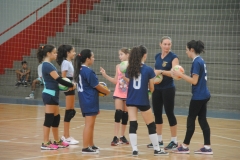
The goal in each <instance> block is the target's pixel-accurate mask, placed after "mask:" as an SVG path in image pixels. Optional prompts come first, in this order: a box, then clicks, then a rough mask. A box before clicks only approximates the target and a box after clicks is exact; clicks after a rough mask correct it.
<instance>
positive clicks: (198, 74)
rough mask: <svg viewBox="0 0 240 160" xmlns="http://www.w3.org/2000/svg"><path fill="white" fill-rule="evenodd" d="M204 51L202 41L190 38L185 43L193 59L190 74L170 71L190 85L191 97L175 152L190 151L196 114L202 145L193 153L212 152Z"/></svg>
mask: <svg viewBox="0 0 240 160" xmlns="http://www.w3.org/2000/svg"><path fill="white" fill-rule="evenodd" d="M203 52H204V44H203V42H202V41H195V40H192V41H190V42H188V43H187V46H186V54H187V56H188V57H189V58H191V59H192V60H193V62H192V67H191V72H190V73H191V75H190V76H187V75H185V74H182V73H180V72H178V71H172V74H173V75H175V76H179V77H181V78H182V79H184V80H185V81H186V82H188V83H190V84H191V85H192V99H191V101H190V105H189V111H188V118H187V131H186V135H185V139H184V141H183V144H181V145H179V147H178V148H177V150H175V151H174V152H175V153H190V151H189V148H188V145H189V144H190V141H191V138H192V136H193V133H194V130H195V120H196V117H197V116H198V122H199V125H200V127H201V129H202V132H203V138H204V146H203V147H202V148H200V149H199V150H197V151H195V152H194V153H195V154H213V152H212V149H211V147H210V144H211V143H210V127H209V125H208V122H207V119H206V114H207V102H208V101H209V100H210V92H209V90H208V87H207V68H206V64H205V62H204V60H203V59H202V58H201V57H200V54H201V53H203Z"/></svg>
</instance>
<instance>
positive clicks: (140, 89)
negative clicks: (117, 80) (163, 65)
mask: <svg viewBox="0 0 240 160" xmlns="http://www.w3.org/2000/svg"><path fill="white" fill-rule="evenodd" d="M126 77H128V75H127V74H126ZM154 77H155V73H154V71H153V69H152V68H151V67H149V66H147V65H145V64H143V65H142V67H141V73H140V75H139V76H138V78H130V79H129V85H128V93H127V101H126V104H127V106H149V105H150V104H149V98H148V84H149V80H150V79H152V78H154Z"/></svg>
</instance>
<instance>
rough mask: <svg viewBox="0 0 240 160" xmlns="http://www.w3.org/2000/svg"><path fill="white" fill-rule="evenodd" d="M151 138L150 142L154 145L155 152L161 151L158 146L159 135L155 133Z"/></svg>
mask: <svg viewBox="0 0 240 160" xmlns="http://www.w3.org/2000/svg"><path fill="white" fill-rule="evenodd" d="M149 138H150V140H151V142H152V144H153V148H154V150H157V151H159V150H160V148H159V144H158V136H157V133H155V134H149Z"/></svg>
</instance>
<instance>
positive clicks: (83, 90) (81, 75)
mask: <svg viewBox="0 0 240 160" xmlns="http://www.w3.org/2000/svg"><path fill="white" fill-rule="evenodd" d="M93 63H94V54H93V52H92V51H91V50H90V49H84V50H82V51H81V53H79V54H78V55H77V56H76V57H75V59H74V81H75V82H77V83H78V87H77V90H78V98H79V104H80V108H81V111H82V115H83V117H84V118H85V125H84V129H83V148H82V153H90V154H98V153H99V148H98V147H96V146H95V145H94V143H93V133H94V125H95V120H96V117H97V114H98V113H99V92H101V93H103V94H105V95H108V94H109V93H110V91H109V90H108V89H106V88H104V87H103V86H102V85H101V84H99V81H98V78H97V75H96V74H95V72H94V71H93V70H92V69H91V68H90V66H91V65H93Z"/></svg>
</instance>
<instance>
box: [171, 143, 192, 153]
mask: <svg viewBox="0 0 240 160" xmlns="http://www.w3.org/2000/svg"><path fill="white" fill-rule="evenodd" d="M173 153H180V154H181V153H182V154H189V153H190V151H189V148H188V147H187V148H183V146H182V145H180V146H179V147H177V148H176V150H173Z"/></svg>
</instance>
